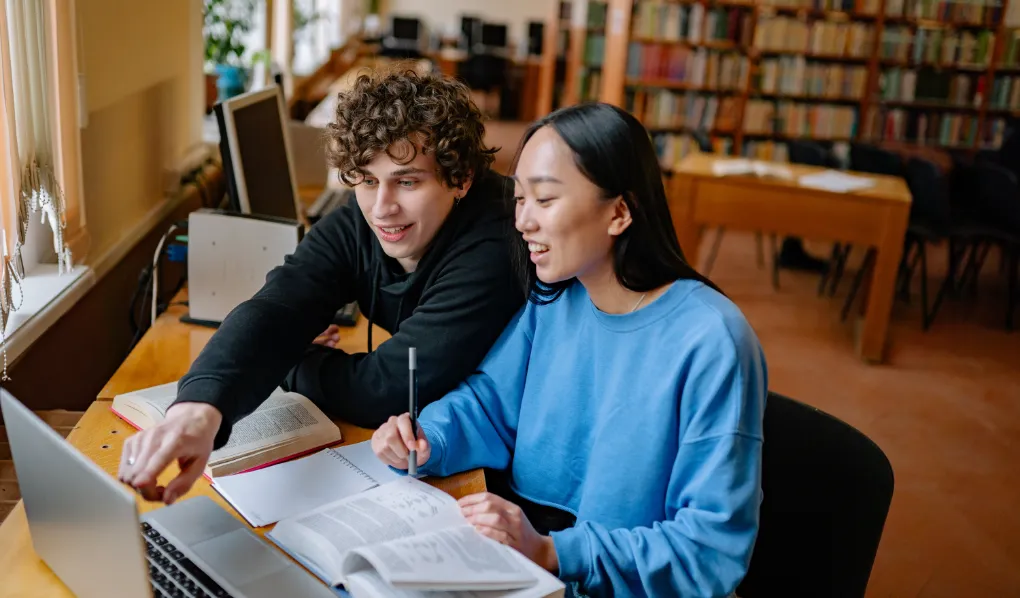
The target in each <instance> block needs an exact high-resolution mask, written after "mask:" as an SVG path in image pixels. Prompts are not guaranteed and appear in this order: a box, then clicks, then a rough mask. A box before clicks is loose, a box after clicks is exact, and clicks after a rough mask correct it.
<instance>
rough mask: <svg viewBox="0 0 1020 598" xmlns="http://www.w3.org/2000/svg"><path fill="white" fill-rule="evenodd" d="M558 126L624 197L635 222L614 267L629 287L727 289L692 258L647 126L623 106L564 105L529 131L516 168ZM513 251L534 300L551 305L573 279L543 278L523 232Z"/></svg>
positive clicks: (606, 194)
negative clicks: (692, 283) (689, 284)
mask: <svg viewBox="0 0 1020 598" xmlns="http://www.w3.org/2000/svg"><path fill="white" fill-rule="evenodd" d="M545 126H550V127H552V128H553V130H555V131H556V133H557V134H559V136H560V137H561V138H562V139H563V141H564V142H566V144H567V146H568V147H570V149H571V151H573V152H574V163H575V164H576V165H577V168H578V169H579V170H580V171H581V173H582V174H584V176H585V177H586V178H587V179H588V180H589V181H591V182H592V183H594V184H595V185H596V186H598V187H599V189H601V190H602V197H603V198H605V199H607V200H609V199H613V198H616V197H621V196H622V197H623V201H625V202H627V207H628V208H629V209H630V214H631V218H632V221H631V223H630V226H628V227H627V230H625V231H624V232H623V233H622V234H621V235H620V236H618V237H617V238H616V241H615V243H614V245H613V270H614V271H615V273H616V278H617V280H619V281H620V284H622V285H623V286H624V287H625V288H627V289H630V290H632V291H637V292H646V291H650V290H652V289H656V288H659V287H661V286H663V285H665V284H668V283H671V282H673V281H675V280H679V279H693V280H698V281H701V282H703V283H705V284H706V285H708V286H710V287H712V288H713V289H715V290H717V291H718V290H719V288H718V287H717V286H715V284H713V283H712V282H711V281H710V280H708V279H707V278H706V277H704V276H702V275H701V274H699V273H698V272H697V271H696V270H695V269H694V268H692V267H691V265H690V264H688V263H687V260H686V259H684V253H683V250H682V249H680V241H679V240H678V239H677V236H676V230H675V229H674V228H673V220H672V217H671V216H670V213H669V204H668V203H667V201H666V190H665V188H664V187H663V184H662V171H661V170H660V168H659V161H658V158H657V157H656V155H655V148H654V147H652V141H651V139H649V137H648V131H646V130H645V128H644V126H642V125H641V123H640V122H639V121H638V120H637V119H636V118H634V117H633V116H632V115H630V114H629V113H627V112H626V111H624V110H621V109H620V108H617V107H616V106H613V105H611V104H604V103H587V104H579V105H576V106H570V107H567V108H561V109H559V110H557V111H555V112H553V113H551V114H549V115H548V116H546V117H544V118H542V119H540V120H538V121H536V122H535V123H534V124H532V125H531V126H530V127H529V128H528V130H527V131H526V132H525V133H524V137H523V138H522V139H521V143H520V145H519V146H518V148H517V154H516V156H515V157H514V160H513V165H512V167H511V172H515V171H516V170H517V162H518V160H520V157H521V151H522V150H523V149H524V146H525V144H527V142H528V140H529V139H531V136H532V135H534V134H535V132H536V131H538V130H539V129H541V128H542V127H545ZM512 248H513V249H512V256H513V262H514V265H515V268H516V270H517V273H518V276H519V277H520V280H521V284H522V285H523V287H524V291H525V292H526V293H527V295H528V300H529V301H532V302H534V303H538V304H545V303H551V302H552V301H555V300H556V299H557V298H558V297H559V296H560V295H561V294H562V293H563V291H565V290H566V289H567V287H569V286H570V285H571V284H573V282H574V281H573V279H571V280H565V281H561V282H557V283H552V284H546V283H543V282H541V281H540V280H539V279H538V275H537V274H536V272H535V265H534V264H533V263H531V261H530V260H529V259H528V248H527V244H526V243H525V242H524V239H523V238H522V237H520V236H518V239H517V242H516V243H513V244H512Z"/></svg>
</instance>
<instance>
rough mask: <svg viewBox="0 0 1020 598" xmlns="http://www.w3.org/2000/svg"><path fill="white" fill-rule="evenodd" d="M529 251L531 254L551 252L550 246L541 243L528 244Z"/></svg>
mask: <svg viewBox="0 0 1020 598" xmlns="http://www.w3.org/2000/svg"><path fill="white" fill-rule="evenodd" d="M528 251H530V252H531V253H545V252H546V251H549V246H548V245H543V244H541V243H528Z"/></svg>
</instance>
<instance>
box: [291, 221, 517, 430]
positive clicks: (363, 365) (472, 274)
mask: <svg viewBox="0 0 1020 598" xmlns="http://www.w3.org/2000/svg"><path fill="white" fill-rule="evenodd" d="M462 255H463V258H459V257H458V258H454V259H453V260H451V261H450V262H448V263H447V264H446V265H445V266H444V267H443V269H442V271H440V272H439V274H438V277H437V279H436V281H435V283H434V284H433V285H432V286H430V287H429V288H428V289H427V290H426V291H425V293H424V294H423V295H422V297H421V301H420V302H419V305H418V306H417V308H415V310H414V312H413V313H412V314H411V316H410V317H409V318H408V319H406V320H404V321H403V322H402V323H401V324H400V328H399V330H398V331H397V332H396V333H395V334H394V335H393V336H392V337H391V338H390V339H389V340H387V341H386V342H384V343H382V344H381V345H379V347H378V348H376V349H375V350H374V351H373V352H372V353H357V354H348V353H345V352H343V351H340V350H336V349H329V348H325V347H315V350H313V351H310V352H309V353H308V355H306V356H305V358H304V359H303V360H302V361H301V363H300V365H299V366H298V367H296V368H295V369H294V371H293V372H292V373H291V374H290V376H288V378H287V383H286V385H285V388H287V390H292V391H295V392H298V393H301V394H303V395H305V396H307V397H308V398H309V399H311V400H312V401H314V402H315V403H317V404H319V405H320V406H322V407H323V408H324V409H326V410H327V411H328V412H329V413H331V414H332V415H335V416H338V417H340V418H342V419H343V420H344V421H346V422H349V423H352V424H355V425H358V426H362V427H368V428H375V427H378V426H380V425H381V424H382V423H383V422H385V421H386V420H387V418H389V417H390V416H391V415H398V414H400V413H404V412H405V411H407V396H408V386H407V384H408V375H407V350H408V347H412V346H413V347H415V348H416V349H417V354H418V398H419V406H420V408H424V407H425V405H428V404H429V403H431V402H433V401H435V400H437V399H439V398H441V397H442V396H443V395H445V394H446V393H447V392H449V391H450V390H452V389H453V388H455V387H456V386H457V384H459V383H460V382H462V381H463V380H464V379H465V378H467V377H468V376H469V375H470V374H471V373H472V372H473V371H474V370H475V368H476V367H477V366H478V364H479V363H480V362H481V360H482V358H483V357H484V356H485V354H486V353H487V352H488V351H489V348H490V347H491V346H492V344H493V343H494V342H495V341H496V339H497V338H498V337H499V335H500V334H501V333H502V332H503V329H504V328H505V327H506V325H507V323H508V322H509V321H510V319H511V318H512V317H513V315H514V313H516V312H517V310H518V309H519V308H520V307H521V305H522V304H523V303H524V294H523V293H522V292H521V289H520V287H519V285H518V283H517V281H516V280H515V279H514V277H513V273H512V271H511V268H510V262H509V259H508V257H507V248H506V243H505V241H503V240H502V239H490V240H485V241H482V244H481V245H479V246H477V247H474V248H472V250H471V251H470V252H464V254H462Z"/></svg>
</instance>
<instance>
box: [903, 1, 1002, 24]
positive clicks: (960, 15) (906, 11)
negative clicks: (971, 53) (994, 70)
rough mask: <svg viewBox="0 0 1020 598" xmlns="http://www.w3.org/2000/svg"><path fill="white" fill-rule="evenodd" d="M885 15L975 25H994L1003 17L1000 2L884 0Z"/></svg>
mask: <svg viewBox="0 0 1020 598" xmlns="http://www.w3.org/2000/svg"><path fill="white" fill-rule="evenodd" d="M1010 12H1013V11H1010ZM885 15H886V16H887V17H897V18H903V19H926V20H934V21H942V22H946V23H961V24H975V25H982V24H991V25H995V24H998V22H999V19H1001V18H1002V16H1003V15H1002V2H1001V1H1000V0H984V1H983V0H971V1H968V2H959V1H953V0H886V2H885ZM1008 17H1009V15H1008V14H1007V21H1008Z"/></svg>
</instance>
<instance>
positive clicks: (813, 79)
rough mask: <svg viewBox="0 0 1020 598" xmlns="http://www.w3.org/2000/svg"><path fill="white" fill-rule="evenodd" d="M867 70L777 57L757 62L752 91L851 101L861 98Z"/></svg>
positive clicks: (800, 58) (793, 57) (866, 79)
mask: <svg viewBox="0 0 1020 598" xmlns="http://www.w3.org/2000/svg"><path fill="white" fill-rule="evenodd" d="M867 82H868V69H867V68H866V67H863V66H844V65H841V64H823V63H818V62H808V61H807V60H806V59H805V58H804V57H803V56H781V57H779V58H769V59H764V60H762V61H761V64H760V65H759V69H758V73H757V75H756V76H755V81H754V82H753V83H752V85H753V88H754V89H757V90H758V91H759V92H761V93H766V94H782V95H796V96H810V97H820V98H832V99H853V98H860V97H862V96H863V95H864V89H865V87H866V85H867Z"/></svg>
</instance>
